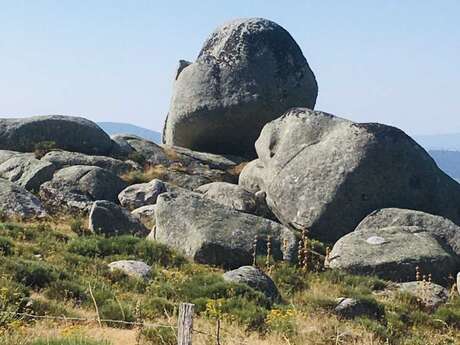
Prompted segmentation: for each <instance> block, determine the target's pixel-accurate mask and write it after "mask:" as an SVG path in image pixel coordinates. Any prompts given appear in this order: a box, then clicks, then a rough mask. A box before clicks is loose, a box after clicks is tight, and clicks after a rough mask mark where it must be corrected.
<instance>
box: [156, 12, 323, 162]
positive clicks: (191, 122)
mask: <svg viewBox="0 0 460 345" xmlns="http://www.w3.org/2000/svg"><path fill="white" fill-rule="evenodd" d="M179 70H180V73H178V75H177V80H176V81H175V84H174V90H173V97H172V101H171V107H170V110H169V114H168V117H167V120H166V124H165V128H164V131H163V140H164V142H165V143H166V144H169V145H176V146H181V147H187V148H191V149H193V150H197V151H204V152H214V153H227V154H228V153H232V154H237V155H241V156H254V142H255V140H256V139H257V136H258V135H259V133H260V130H261V129H262V127H263V126H264V124H265V123H267V122H269V121H271V120H273V119H275V118H277V117H278V116H279V115H280V114H282V113H283V112H284V111H286V110H287V109H289V108H291V107H295V106H306V107H309V108H313V107H314V105H315V102H316V97H317V94H318V86H317V83H316V80H315V76H314V74H313V72H312V71H311V70H310V67H309V66H308V63H307V60H306V59H305V57H304V56H303V54H302V52H301V50H300V48H299V46H298V45H297V43H296V42H295V41H294V39H293V38H292V37H291V35H290V34H289V33H288V32H287V31H286V30H284V29H283V28H282V27H281V26H279V25H277V24H276V23H274V22H271V21H269V20H266V19H261V18H250V19H238V20H235V21H232V22H230V23H227V24H224V25H223V26H221V27H220V28H218V29H217V30H216V31H215V32H214V33H213V34H211V36H210V37H209V38H208V40H207V41H206V42H205V44H204V47H203V49H202V50H201V52H200V54H199V56H198V58H197V60H196V62H194V63H192V64H190V65H186V66H185V67H183V68H180V69H179Z"/></svg>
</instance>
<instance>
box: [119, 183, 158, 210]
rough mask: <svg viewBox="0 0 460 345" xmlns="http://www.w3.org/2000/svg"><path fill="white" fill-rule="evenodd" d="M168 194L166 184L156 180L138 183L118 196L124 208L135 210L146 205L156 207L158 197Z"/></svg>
mask: <svg viewBox="0 0 460 345" xmlns="http://www.w3.org/2000/svg"><path fill="white" fill-rule="evenodd" d="M164 192H166V186H165V184H164V183H163V182H162V181H160V180H158V179H154V180H152V181H150V182H148V183H138V184H133V185H131V186H128V187H126V188H125V189H123V190H122V191H121V192H120V194H118V200H119V201H120V204H121V205H122V206H123V207H126V208H128V209H130V210H134V209H136V208H139V207H141V206H145V205H154V204H156V202H157V198H158V195H160V194H161V193H164Z"/></svg>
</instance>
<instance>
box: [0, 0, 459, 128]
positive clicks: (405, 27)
mask: <svg viewBox="0 0 460 345" xmlns="http://www.w3.org/2000/svg"><path fill="white" fill-rule="evenodd" d="M458 13H460V3H459V2H455V1H444V2H442V3H435V2H430V3H420V2H416V1H413V0H411V1H406V2H404V4H401V2H398V1H394V0H393V1H388V2H385V3H379V5H378V6H376V4H375V3H369V2H365V1H349V2H346V3H337V2H332V1H325V2H321V3H320V4H313V3H298V2H294V1H287V2H285V3H283V4H279V3H278V2H267V1H252V2H251V3H249V4H248V3H246V2H244V1H233V2H231V3H222V4H219V7H218V8H215V6H214V3H213V2H210V1H203V2H200V3H184V4H179V3H175V4H157V3H153V2H151V1H136V3H135V4H130V3H126V2H123V1H98V2H97V3H93V2H91V1H80V2H75V3H60V2H55V1H36V2H33V3H32V2H25V1H23V2H19V1H5V2H4V3H2V13H0V28H1V32H2V34H1V36H0V49H1V50H2V52H3V54H1V55H0V68H2V81H1V82H0V92H1V94H2V101H1V102H0V116H1V117H7V116H8V117H22V116H30V115H40V114H66V115H73V116H84V117H87V118H89V119H91V120H93V121H97V122H102V121H110V122H125V123H130V124H133V125H137V126H141V127H145V128H148V129H152V130H156V131H160V132H161V129H162V126H163V121H164V118H165V116H166V113H167V111H168V107H169V101H170V96H171V91H172V81H173V75H174V72H175V68H176V65H177V63H178V60H179V59H186V60H192V61H193V60H194V59H195V57H196V56H197V54H198V52H199V50H200V49H201V46H202V44H203V42H204V40H205V39H206V37H207V36H208V35H209V34H210V33H211V32H212V31H213V30H214V29H215V28H216V27H217V26H218V25H220V24H222V23H223V22H226V21H228V20H231V19H233V18H236V17H254V16H256V17H265V18H268V19H271V20H273V21H275V22H277V23H279V24H280V25H282V26H283V27H284V28H285V29H286V30H288V31H289V32H290V33H291V35H292V36H293V38H294V39H295V40H296V41H297V43H298V44H299V46H300V47H301V49H302V51H303V53H304V55H305V57H306V58H307V60H308V62H309V64H310V66H311V68H312V70H313V71H314V73H315V75H316V78H317V80H318V84H319V97H318V101H317V105H316V109H318V110H323V111H326V112H329V113H332V114H335V115H337V116H341V117H345V118H349V119H351V120H355V121H359V122H381V123H386V124H390V125H393V126H397V127H399V128H401V129H403V130H404V131H406V132H407V133H408V134H410V135H431V134H444V133H458V132H460V116H458V115H457V116H456V112H457V109H458V108H460V107H459V106H460V98H459V97H458V95H457V93H458V91H457V90H458V83H459V80H460V68H459V67H458V58H459V56H460V40H459V38H460V28H459V27H458V25H457V15H458Z"/></svg>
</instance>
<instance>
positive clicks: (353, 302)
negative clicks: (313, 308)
mask: <svg viewBox="0 0 460 345" xmlns="http://www.w3.org/2000/svg"><path fill="white" fill-rule="evenodd" d="M334 312H335V314H337V315H338V316H340V317H343V318H347V319H352V318H355V317H360V316H366V317H370V318H373V319H380V318H381V317H382V316H383V315H384V311H383V308H382V307H380V306H379V305H378V304H377V303H375V302H371V301H367V300H363V299H355V298H344V297H341V298H338V299H337V305H336V307H335V308H334Z"/></svg>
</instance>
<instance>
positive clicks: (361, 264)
mask: <svg viewBox="0 0 460 345" xmlns="http://www.w3.org/2000/svg"><path fill="white" fill-rule="evenodd" d="M459 263H460V261H459V257H458V256H457V255H456V254H455V253H454V252H453V251H452V250H451V249H450V248H449V247H446V246H445V245H443V243H440V242H439V241H438V239H437V238H436V237H435V236H433V235H432V233H430V232H429V231H427V230H426V229H424V228H422V227H419V226H391V227H386V228H382V229H378V230H375V229H360V230H359V231H354V232H352V233H350V234H348V235H345V236H344V237H342V238H341V239H340V240H338V241H337V242H336V243H335V245H334V247H333V248H332V251H331V253H330V255H329V258H328V266H329V267H330V268H335V269H340V270H344V271H347V272H349V273H353V274H362V275H376V276H378V277H380V278H383V279H388V280H392V281H412V280H414V278H415V277H416V270H417V267H418V269H419V270H420V271H421V272H424V274H431V275H432V277H433V281H435V282H439V283H441V284H445V283H446V279H447V277H448V276H449V275H450V274H453V273H455V272H457V269H458V267H459Z"/></svg>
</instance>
